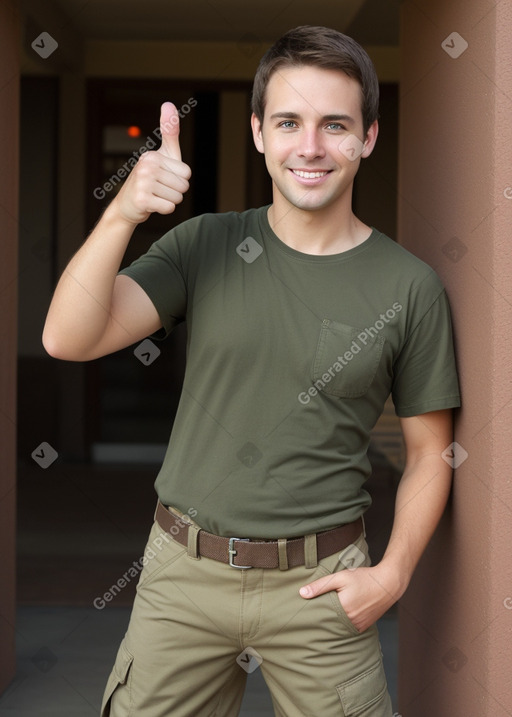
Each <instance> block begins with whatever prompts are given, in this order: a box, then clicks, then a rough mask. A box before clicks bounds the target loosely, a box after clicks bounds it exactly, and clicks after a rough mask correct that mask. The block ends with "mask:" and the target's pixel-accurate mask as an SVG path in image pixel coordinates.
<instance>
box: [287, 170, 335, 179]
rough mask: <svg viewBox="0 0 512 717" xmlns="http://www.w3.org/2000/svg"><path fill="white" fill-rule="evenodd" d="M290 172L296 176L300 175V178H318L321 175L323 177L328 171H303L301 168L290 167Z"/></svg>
mask: <svg viewBox="0 0 512 717" xmlns="http://www.w3.org/2000/svg"><path fill="white" fill-rule="evenodd" d="M292 172H293V173H294V174H295V175H296V176H297V177H301V178H302V179H320V178H321V177H325V176H326V175H327V174H329V172H328V171H325V172H304V171H302V170H301V169H292Z"/></svg>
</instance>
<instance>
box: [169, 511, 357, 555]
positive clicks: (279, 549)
mask: <svg viewBox="0 0 512 717" xmlns="http://www.w3.org/2000/svg"><path fill="white" fill-rule="evenodd" d="M155 520H157V521H158V524H159V525H160V527H161V528H162V529H163V530H165V532H166V533H169V534H170V535H171V536H172V537H173V538H174V539H175V540H176V541H177V542H178V543H180V544H181V545H183V546H185V547H187V546H188V545H189V528H190V527H191V525H190V524H188V523H187V518H186V516H184V517H183V518H180V517H178V516H177V515H174V513H171V512H170V511H169V510H167V508H165V507H164V506H163V505H162V503H160V502H158V505H157V508H156V512H155ZM193 530H195V529H194V528H193ZM362 532H363V521H362V520H361V518H358V519H357V520H355V521H354V522H353V523H347V524H346V525H341V526H339V527H338V528H333V529H332V530H326V531H324V532H322V533H317V534H316V541H315V542H316V558H317V560H321V559H322V558H326V557H327V556H328V555H332V554H333V553H335V552H336V551H338V550H343V549H344V548H346V547H347V546H348V545H350V544H351V543H353V542H354V541H355V540H357V538H358V537H359V536H360V535H361V533H362ZM308 538H310V536H306V537H302V538H290V539H287V540H284V539H281V540H270V541H252V540H250V539H249V538H223V537H221V536H220V535H214V534H213V533H207V532H206V531H205V530H201V529H200V530H198V532H197V553H198V555H201V556H203V557H205V558H211V559H213V560H218V561H219V562H221V563H227V564H228V565H231V566H232V567H233V568H241V569H244V568H279V567H281V568H282V569H283V568H293V567H295V566H297V565H304V564H305V563H306V562H307V561H306V551H305V544H306V541H307V540H308ZM284 551H285V552H284Z"/></svg>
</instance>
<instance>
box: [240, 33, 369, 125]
mask: <svg viewBox="0 0 512 717" xmlns="http://www.w3.org/2000/svg"><path fill="white" fill-rule="evenodd" d="M304 65H313V66H315V67H322V68H325V69H327V70H341V71H342V72H344V73H345V74H346V75H348V76H349V77H352V78H353V79H355V80H357V82H359V85H360V86H361V94H362V100H361V112H362V115H363V129H364V134H365V136H366V133H367V132H368V129H369V128H370V125H371V124H372V123H373V122H374V121H375V120H376V119H377V118H378V116H379V80H378V78H377V73H376V71H375V67H374V66H373V63H372V61H371V60H370V58H369V56H368V54H367V53H366V51H365V50H363V48H362V47H361V45H359V43H357V42H356V41H355V40H353V39H352V38H351V37H348V35H343V33H341V32H338V31H337V30H333V29H331V28H328V27H315V26H312V25H302V26H301V27H296V28H295V29H294V30H290V31H289V32H287V33H286V34H285V35H283V36H282V37H281V38H280V39H279V40H277V42H275V43H274V45H272V47H271V48H270V49H269V50H267V52H266V53H265V54H264V55H263V57H262V58H261V61H260V64H259V66H258V69H257V71H256V76H255V78H254V85H253V91H252V111H253V112H254V114H255V115H256V117H257V118H258V119H259V120H260V122H263V115H264V112H265V104H266V91H267V85H268V83H269V80H270V78H271V77H272V75H273V74H274V72H276V71H277V70H278V69H280V68H283V67H300V66H304Z"/></svg>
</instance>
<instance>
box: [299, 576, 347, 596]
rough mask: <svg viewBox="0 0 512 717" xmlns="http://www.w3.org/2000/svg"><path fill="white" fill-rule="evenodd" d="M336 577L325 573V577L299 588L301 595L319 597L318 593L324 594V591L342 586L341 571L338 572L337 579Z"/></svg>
mask: <svg viewBox="0 0 512 717" xmlns="http://www.w3.org/2000/svg"><path fill="white" fill-rule="evenodd" d="M334 577H335V576H334V575H325V577H323V578H318V580H314V581H313V582H312V583H308V584H307V585H304V586H303V587H301V589H300V590H299V595H300V596H301V597H303V598H313V597H317V595H323V594H324V593H328V592H331V590H336V589H337V588H340V587H341V586H340V585H339V577H340V575H339V573H336V580H334V579H333V578H334Z"/></svg>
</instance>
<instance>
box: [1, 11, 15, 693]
mask: <svg viewBox="0 0 512 717" xmlns="http://www.w3.org/2000/svg"><path fill="white" fill-rule="evenodd" d="M0 60H1V61H0V156H1V157H2V172H1V173H0V237H1V238H0V242H1V243H0V246H1V261H0V556H1V558H0V692H1V691H2V690H3V689H4V688H5V687H6V686H7V685H8V684H9V682H10V681H11V680H12V678H13V677H14V672H15V661H14V636H15V632H14V624H15V585H16V574H15V520H16V518H15V516H16V343H17V342H16V317H17V286H16V284H17V281H16V280H17V275H18V272H17V256H18V123H19V117H18V111H19V110H18V107H19V25H18V17H17V16H16V15H15V14H14V11H13V10H11V9H9V7H8V5H7V3H1V4H0Z"/></svg>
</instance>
